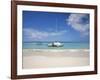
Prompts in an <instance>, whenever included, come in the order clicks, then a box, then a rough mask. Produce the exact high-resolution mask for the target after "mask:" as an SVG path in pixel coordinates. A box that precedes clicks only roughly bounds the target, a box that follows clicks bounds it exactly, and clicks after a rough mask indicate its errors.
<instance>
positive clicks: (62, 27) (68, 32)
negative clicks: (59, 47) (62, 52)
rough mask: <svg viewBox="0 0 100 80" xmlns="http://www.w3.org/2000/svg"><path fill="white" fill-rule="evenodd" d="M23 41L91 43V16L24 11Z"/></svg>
mask: <svg viewBox="0 0 100 80" xmlns="http://www.w3.org/2000/svg"><path fill="white" fill-rule="evenodd" d="M23 41H24V42H31V41H64V42H89V14H82V13H60V12H57V13H56V12H39V11H37V12H36V11H23Z"/></svg>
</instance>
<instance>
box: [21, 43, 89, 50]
mask: <svg viewBox="0 0 100 80" xmlns="http://www.w3.org/2000/svg"><path fill="white" fill-rule="evenodd" d="M49 43H50V42H24V43H23V49H89V43H71V42H70V43H69V42H62V44H63V46H62V47H48V44H49Z"/></svg>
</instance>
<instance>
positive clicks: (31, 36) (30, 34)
mask: <svg viewBox="0 0 100 80" xmlns="http://www.w3.org/2000/svg"><path fill="white" fill-rule="evenodd" d="M23 32H24V39H27V40H37V39H44V38H46V37H52V36H59V35H63V34H65V33H66V31H65V30H63V31H59V32H46V31H40V30H36V29H30V28H24V29H23Z"/></svg>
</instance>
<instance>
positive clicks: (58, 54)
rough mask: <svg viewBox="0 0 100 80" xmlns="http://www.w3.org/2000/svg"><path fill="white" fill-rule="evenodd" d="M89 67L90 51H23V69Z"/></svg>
mask: <svg viewBox="0 0 100 80" xmlns="http://www.w3.org/2000/svg"><path fill="white" fill-rule="evenodd" d="M87 65H89V50H88V49H63V50H53V49H46V50H43V49H42V50H41V49H23V68H49V67H71V66H72V67H73V66H87Z"/></svg>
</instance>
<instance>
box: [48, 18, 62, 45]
mask: <svg viewBox="0 0 100 80" xmlns="http://www.w3.org/2000/svg"><path fill="white" fill-rule="evenodd" d="M56 28H57V19H56ZM56 32H57V29H56ZM48 47H63V44H62V43H61V42H59V41H54V42H51V43H49V44H48Z"/></svg>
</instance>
